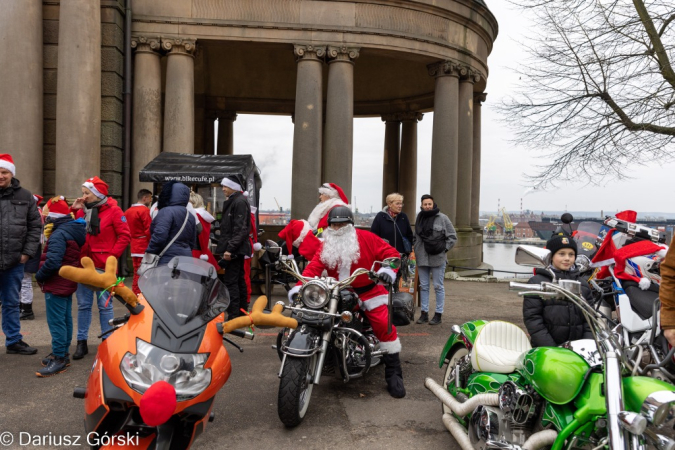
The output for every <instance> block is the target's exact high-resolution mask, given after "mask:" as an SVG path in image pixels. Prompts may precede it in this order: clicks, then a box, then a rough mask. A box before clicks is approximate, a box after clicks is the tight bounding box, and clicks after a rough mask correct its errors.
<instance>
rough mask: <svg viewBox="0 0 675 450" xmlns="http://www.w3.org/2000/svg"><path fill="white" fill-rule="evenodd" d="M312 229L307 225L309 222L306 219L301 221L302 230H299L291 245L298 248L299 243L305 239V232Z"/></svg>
mask: <svg viewBox="0 0 675 450" xmlns="http://www.w3.org/2000/svg"><path fill="white" fill-rule="evenodd" d="M310 231H312V227H311V226H309V222H307V221H306V220H303V221H302V231H301V232H300V236H298V238H297V239H296V240H294V241H293V247H295V248H298V247H300V244H302V241H304V240H305V237H307V233H309V232H310Z"/></svg>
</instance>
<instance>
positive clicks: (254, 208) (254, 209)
mask: <svg viewBox="0 0 675 450" xmlns="http://www.w3.org/2000/svg"><path fill="white" fill-rule="evenodd" d="M256 212H258V208H256V207H255V206H251V214H255V213H256Z"/></svg>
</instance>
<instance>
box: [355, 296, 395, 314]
mask: <svg viewBox="0 0 675 450" xmlns="http://www.w3.org/2000/svg"><path fill="white" fill-rule="evenodd" d="M388 303H389V296H388V295H378V296H377V297H373V298H369V299H368V300H361V299H359V308H361V309H362V310H364V311H372V310H374V309H375V308H379V307H380V306H382V305H386V304H388Z"/></svg>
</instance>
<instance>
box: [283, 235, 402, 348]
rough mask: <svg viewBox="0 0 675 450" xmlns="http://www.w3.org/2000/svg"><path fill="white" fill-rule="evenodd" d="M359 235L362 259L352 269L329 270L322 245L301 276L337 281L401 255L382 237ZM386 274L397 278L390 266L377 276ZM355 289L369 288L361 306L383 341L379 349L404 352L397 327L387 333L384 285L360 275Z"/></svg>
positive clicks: (292, 290)
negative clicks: (323, 258)
mask: <svg viewBox="0 0 675 450" xmlns="http://www.w3.org/2000/svg"><path fill="white" fill-rule="evenodd" d="M356 236H357V239H358V244H359V259H358V260H357V261H356V262H353V263H352V264H351V266H350V267H334V268H329V267H327V266H326V264H325V263H324V262H323V261H322V258H321V253H322V250H323V246H324V245H325V243H323V244H322V245H321V247H320V249H319V251H317V252H316V254H315V256H314V258H313V259H312V260H311V262H310V263H309V264H308V265H307V267H306V268H305V270H304V271H303V273H302V275H303V276H304V277H309V278H312V277H320V276H321V275H322V273H323V271H324V270H325V271H326V272H327V274H328V276H329V277H332V278H336V279H338V280H344V279H345V278H348V277H349V276H350V275H351V274H352V273H353V272H354V271H355V270H356V269H359V268H363V269H368V270H370V268H371V267H372V266H373V263H374V262H375V261H383V260H384V259H385V258H399V257H400V256H401V255H400V254H399V253H398V251H397V250H396V249H395V248H394V247H392V246H391V245H389V244H387V243H386V242H384V241H383V240H382V239H381V238H380V237H378V236H376V235H375V234H373V233H371V232H370V231H366V230H360V229H356ZM381 272H387V273H389V275H391V277H392V279H396V272H395V271H394V270H392V269H390V268H388V267H383V268H381V269H380V270H379V272H378V273H381ZM369 286H370V289H368V287H369ZM300 287H301V284H300V283H298V285H296V286H295V287H294V288H293V289H291V291H290V292H289V293H288V294H289V297H291V296H293V295H294V294H295V293H297V292H298V291H299V290H300ZM352 287H353V288H356V289H357V290H358V289H367V290H366V291H365V292H361V293H360V294H359V307H360V308H361V310H362V311H363V312H364V313H365V315H366V317H367V318H368V320H369V321H370V324H371V326H372V327H373V332H374V334H375V336H377V338H378V339H379V340H380V348H382V349H383V350H388V351H389V353H390V354H394V353H399V352H400V351H401V341H400V340H399V339H398V335H397V333H396V327H394V326H392V329H391V333H388V330H387V325H388V310H387V303H388V292H387V289H386V288H385V287H384V286H383V285H381V284H376V283H374V282H373V281H372V280H371V279H370V278H368V276H367V275H361V276H359V277H357V278H356V279H355V280H354V281H353V282H352Z"/></svg>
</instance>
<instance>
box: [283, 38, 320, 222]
mask: <svg viewBox="0 0 675 450" xmlns="http://www.w3.org/2000/svg"><path fill="white" fill-rule="evenodd" d="M294 52H295V56H296V59H297V65H298V69H297V78H296V82H295V113H294V114H293V169H292V175H293V183H292V188H291V218H292V219H306V218H307V217H308V216H309V214H310V213H311V212H312V209H313V208H314V206H315V205H316V203H317V189H318V188H319V186H321V138H322V135H323V133H322V128H323V117H322V116H323V86H322V85H323V57H324V56H325V54H326V47H315V46H312V45H295V47H294Z"/></svg>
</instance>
